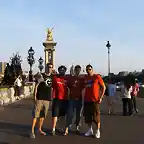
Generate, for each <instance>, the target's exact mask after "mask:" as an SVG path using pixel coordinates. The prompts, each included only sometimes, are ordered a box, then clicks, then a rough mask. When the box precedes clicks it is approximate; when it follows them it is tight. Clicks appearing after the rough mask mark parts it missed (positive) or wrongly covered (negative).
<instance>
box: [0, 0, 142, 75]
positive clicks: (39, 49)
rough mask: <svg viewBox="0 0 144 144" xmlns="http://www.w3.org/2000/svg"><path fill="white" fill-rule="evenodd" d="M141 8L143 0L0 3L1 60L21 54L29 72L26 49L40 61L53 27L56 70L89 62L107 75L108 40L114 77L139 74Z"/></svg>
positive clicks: (11, 0)
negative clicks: (48, 31)
mask: <svg viewBox="0 0 144 144" xmlns="http://www.w3.org/2000/svg"><path fill="white" fill-rule="evenodd" d="M143 6H144V0H0V50H1V52H0V61H9V57H10V56H12V54H13V52H19V53H20V55H21V56H22V58H23V69H24V70H28V69H29V65H28V64H27V61H26V57H27V55H28V54H27V51H28V49H29V47H30V46H32V47H33V48H34V50H35V52H36V54H35V58H36V62H37V60H38V58H39V56H44V48H43V45H42V42H43V41H44V40H45V38H46V29H47V27H53V26H54V27H55V29H54V34H53V35H54V39H55V41H56V42H57V43H58V44H57V46H56V65H57V66H59V65H60V64H65V65H66V66H70V65H71V64H72V63H74V64H81V65H86V64H88V63H91V64H92V65H93V66H94V68H95V70H96V71H97V72H100V73H103V74H106V73H107V48H106V47H105V45H106V41H107V40H109V41H110V43H111V45H112V47H111V71H112V72H118V71H122V70H128V71H131V70H135V69H136V70H141V69H142V68H143V65H142V63H143V61H144V57H143V53H144V41H143V39H144V18H143V14H144V9H143ZM37 66H38V64H37V63H36V64H35V65H34V67H33V68H34V70H35V71H36V70H38V68H37Z"/></svg>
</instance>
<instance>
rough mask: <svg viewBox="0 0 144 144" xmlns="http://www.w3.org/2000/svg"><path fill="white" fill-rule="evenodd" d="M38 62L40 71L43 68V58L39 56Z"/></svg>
mask: <svg viewBox="0 0 144 144" xmlns="http://www.w3.org/2000/svg"><path fill="white" fill-rule="evenodd" d="M38 62H39V66H38V68H39V70H40V72H41V73H42V70H43V68H44V66H43V62H44V60H43V58H42V57H40V58H39V60H38Z"/></svg>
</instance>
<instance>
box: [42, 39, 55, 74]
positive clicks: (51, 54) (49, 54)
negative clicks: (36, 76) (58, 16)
mask: <svg viewBox="0 0 144 144" xmlns="http://www.w3.org/2000/svg"><path fill="white" fill-rule="evenodd" d="M56 44H57V43H56V42H54V41H45V42H43V46H44V47H45V49H44V52H45V72H47V67H46V65H47V63H52V64H53V66H54V69H55V48H54V47H55V46H56Z"/></svg>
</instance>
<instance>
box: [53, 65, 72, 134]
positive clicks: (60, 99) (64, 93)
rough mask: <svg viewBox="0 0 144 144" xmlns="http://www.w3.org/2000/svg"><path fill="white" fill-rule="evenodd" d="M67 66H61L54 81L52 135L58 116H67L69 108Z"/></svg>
mask: <svg viewBox="0 0 144 144" xmlns="http://www.w3.org/2000/svg"><path fill="white" fill-rule="evenodd" d="M66 70H67V68H66V67H65V66H63V65H62V66H60V67H59V68H58V72H59V74H58V75H55V76H54V78H53V82H52V87H53V102H52V122H53V129H52V135H55V128H56V124H57V119H58V117H65V115H66V113H67V110H68V96H69V89H68V84H67V77H66V76H65V72H66Z"/></svg>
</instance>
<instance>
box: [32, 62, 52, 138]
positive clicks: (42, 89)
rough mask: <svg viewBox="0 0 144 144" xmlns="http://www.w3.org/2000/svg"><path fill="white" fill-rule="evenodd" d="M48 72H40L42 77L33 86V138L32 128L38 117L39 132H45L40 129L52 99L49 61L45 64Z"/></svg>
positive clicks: (33, 136)
mask: <svg viewBox="0 0 144 144" xmlns="http://www.w3.org/2000/svg"><path fill="white" fill-rule="evenodd" d="M47 69H48V73H42V74H41V75H42V77H41V78H40V79H39V82H38V84H37V85H36V86H35V91H34V109H33V121H32V130H31V135H30V137H31V138H35V132H34V128H35V125H36V122H37V119H38V118H39V128H38V129H39V132H40V133H41V134H42V135H46V133H45V132H44V131H43V130H42V125H43V121H44V119H45V117H46V116H47V113H48V109H49V103H50V101H51V99H52V78H53V76H52V70H53V65H52V64H51V63H49V64H47Z"/></svg>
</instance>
